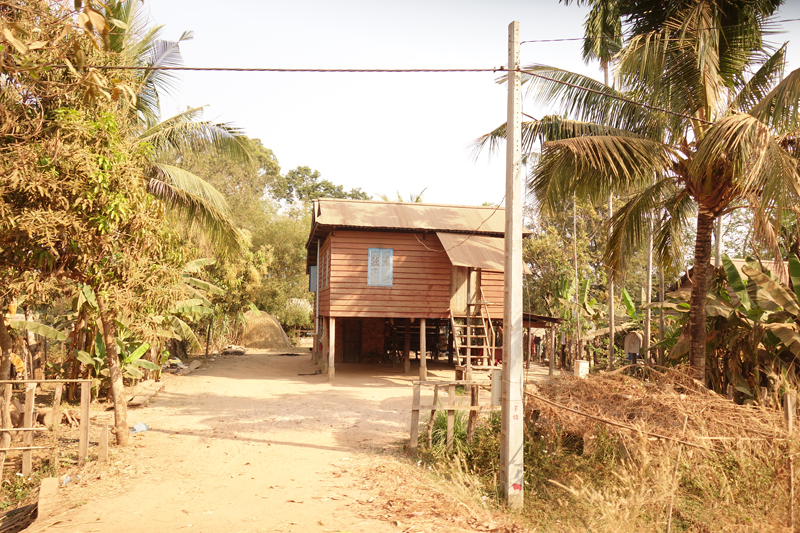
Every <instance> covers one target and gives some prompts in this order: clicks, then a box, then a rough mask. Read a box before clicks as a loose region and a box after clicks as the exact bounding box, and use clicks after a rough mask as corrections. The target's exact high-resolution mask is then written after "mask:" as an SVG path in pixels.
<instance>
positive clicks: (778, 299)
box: [742, 265, 800, 316]
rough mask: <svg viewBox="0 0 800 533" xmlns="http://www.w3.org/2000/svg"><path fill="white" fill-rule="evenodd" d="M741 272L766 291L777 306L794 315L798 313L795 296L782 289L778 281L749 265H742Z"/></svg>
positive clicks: (799, 312) (799, 307) (799, 306)
mask: <svg viewBox="0 0 800 533" xmlns="http://www.w3.org/2000/svg"><path fill="white" fill-rule="evenodd" d="M742 272H744V273H745V274H747V276H748V277H749V278H750V280H751V281H753V282H755V283H756V284H757V285H758V287H759V288H760V289H762V290H763V291H764V292H766V293H767V294H768V295H769V297H770V298H771V299H772V301H773V302H775V303H776V304H777V305H778V306H780V307H782V308H783V309H784V310H785V311H788V312H789V313H792V314H793V315H795V316H796V315H798V314H800V304H798V300H797V297H796V296H795V295H794V294H793V293H791V292H789V291H787V290H786V289H784V288H783V287H782V286H781V284H780V282H778V281H777V280H774V279H772V278H771V277H769V276H767V275H766V274H764V273H763V272H761V271H760V270H756V269H754V268H751V267H750V266H749V265H745V266H743V267H742ZM762 307H763V306H762Z"/></svg>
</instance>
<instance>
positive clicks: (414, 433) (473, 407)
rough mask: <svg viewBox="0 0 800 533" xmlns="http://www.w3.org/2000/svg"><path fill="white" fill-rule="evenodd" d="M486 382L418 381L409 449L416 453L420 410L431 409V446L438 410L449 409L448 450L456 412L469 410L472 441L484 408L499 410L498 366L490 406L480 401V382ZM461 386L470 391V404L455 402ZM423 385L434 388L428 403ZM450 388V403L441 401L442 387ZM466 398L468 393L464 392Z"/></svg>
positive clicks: (451, 441)
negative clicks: (422, 388) (425, 401)
mask: <svg viewBox="0 0 800 533" xmlns="http://www.w3.org/2000/svg"><path fill="white" fill-rule="evenodd" d="M488 384H489V383H487V382H486V381H467V380H456V381H415V382H414V383H413V385H414V396H413V400H412V403H411V436H410V442H409V450H410V451H411V453H413V454H416V453H417V442H418V441H419V413H420V411H430V413H431V417H430V419H428V428H427V429H428V447H430V446H431V441H432V434H433V421H434V416H435V415H436V411H447V437H446V439H447V440H446V444H447V451H448V452H451V451H452V450H453V436H454V433H455V430H454V428H455V418H456V411H469V422H468V424H467V441H468V442H471V441H472V438H473V437H474V435H475V426H476V425H477V422H478V415H479V413H480V411H482V410H484V409H485V410H494V409H500V394H499V393H500V371H499V369H495V371H494V372H493V374H492V381H491V393H492V394H491V398H492V399H491V402H490V403H489V404H487V405H481V404H480V388H481V385H484V386H485V385H488ZM458 386H462V387H464V390H469V392H470V394H469V399H470V402H469V405H466V404H464V403H456V387H458ZM421 387H433V401H432V402H431V404H429V405H427V404H426V405H423V404H422V403H421V401H422V390H421ZM440 389H446V390H447V402H446V403H441V402H440V401H439V399H440V395H439V390H440ZM464 397H466V395H464Z"/></svg>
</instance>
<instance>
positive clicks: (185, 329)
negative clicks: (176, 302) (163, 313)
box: [167, 316, 200, 350]
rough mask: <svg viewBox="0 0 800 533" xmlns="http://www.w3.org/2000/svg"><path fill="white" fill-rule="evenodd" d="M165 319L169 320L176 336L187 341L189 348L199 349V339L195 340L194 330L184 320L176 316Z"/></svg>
mask: <svg viewBox="0 0 800 533" xmlns="http://www.w3.org/2000/svg"><path fill="white" fill-rule="evenodd" d="M167 320H169V323H170V324H171V325H172V328H173V329H174V330H175V333H176V334H177V335H178V337H180V339H181V340H183V341H186V342H188V343H189V349H190V350H199V349H200V341H198V340H197V337H196V336H195V334H194V331H192V328H190V327H189V326H188V325H187V324H186V322H184V321H183V320H181V319H180V318H178V317H176V316H171V317H169V318H168V319H167Z"/></svg>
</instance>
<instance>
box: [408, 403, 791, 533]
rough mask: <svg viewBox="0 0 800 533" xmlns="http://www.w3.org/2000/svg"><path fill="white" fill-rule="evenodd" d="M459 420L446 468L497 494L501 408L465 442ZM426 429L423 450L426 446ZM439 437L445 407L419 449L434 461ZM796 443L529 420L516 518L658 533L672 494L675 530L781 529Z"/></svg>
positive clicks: (441, 442) (441, 456) (554, 527)
mask: <svg viewBox="0 0 800 533" xmlns="http://www.w3.org/2000/svg"><path fill="white" fill-rule="evenodd" d="M440 415H441V416H440ZM466 419H467V416H466V414H465V415H464V416H462V417H458V416H457V420H458V422H457V423H456V426H455V427H456V428H457V429H456V433H455V434H456V437H455V439H454V450H456V454H457V455H456V457H457V458H459V462H458V464H457V466H455V465H454V466H453V468H454V469H457V470H459V471H460V470H462V469H463V470H465V471H466V472H468V473H470V475H472V476H473V477H475V478H477V479H480V480H481V482H482V484H483V486H482V487H481V492H482V493H483V494H497V475H498V472H499V466H500V465H499V459H500V457H499V455H500V417H499V413H492V414H491V415H490V416H489V417H488V418H485V419H483V420H482V421H481V422H480V424H479V426H478V428H477V429H476V433H475V439H474V441H473V443H472V444H471V445H467V443H466ZM422 427H425V426H422ZM423 433H424V434H423V435H422V436H421V437H420V449H425V448H426V446H427V434H426V433H425V432H424V431H423ZM445 436H446V414H445V413H444V412H442V411H440V412H437V416H436V417H435V418H434V438H433V446H432V447H431V449H430V450H426V451H427V455H426V460H430V461H434V462H438V463H439V466H438V468H441V464H442V463H443V462H444V461H445V460H446V456H447V454H446V453H445V451H444V450H445ZM797 440H798V439H797V438H796V437H795V439H794V440H793V441H776V442H775V445H774V446H773V447H772V448H768V447H764V448H761V449H760V450H761V451H760V452H755V450H756V448H753V447H749V446H741V445H740V446H737V445H732V444H728V445H724V447H723V445H720V446H718V447H717V448H715V449H713V450H711V451H708V450H699V449H692V448H684V449H683V450H682V451H681V453H680V454H679V453H678V448H679V446H680V445H679V444H677V443H675V442H671V441H666V442H664V441H650V440H648V439H647V438H645V437H643V436H640V437H639V438H638V439H635V440H634V441H631V440H629V439H625V440H622V439H620V438H619V436H618V435H616V434H613V433H610V432H608V431H607V430H606V428H605V426H603V425H601V424H598V425H597V426H596V427H587V428H586V432H585V433H584V435H575V434H569V433H564V432H560V431H558V429H557V428H549V427H546V425H542V424H533V423H531V424H530V425H529V426H528V427H527V432H526V435H525V441H524V461H525V474H524V483H525V509H524V512H523V517H525V518H527V519H528V520H530V521H531V523H533V524H535V525H536V528H537V530H538V531H597V532H606V531H609V532H610V531H614V532H621V533H626V532H631V533H632V532H640V531H660V532H663V531H665V529H666V524H667V520H668V518H669V517H668V510H669V507H670V501H671V500H673V499H674V505H673V511H672V531H709V532H710V531H714V532H716V531H737V532H738V531H787V529H786V524H787V516H788V509H789V500H788V472H787V469H786V462H785V458H786V456H787V454H788V453H790V450H793V451H792V452H791V453H797V451H798V442H797ZM632 442H633V444H632ZM679 455H680V459H679V460H678V457H679ZM676 463H677V468H676ZM798 492H800V490H798V489H797V487H796V488H795V493H796V494H797V493H798ZM794 503H795V505H798V504H799V503H800V502H794Z"/></svg>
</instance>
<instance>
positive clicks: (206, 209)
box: [148, 163, 241, 253]
mask: <svg viewBox="0 0 800 533" xmlns="http://www.w3.org/2000/svg"><path fill="white" fill-rule="evenodd" d="M154 167H155V169H156V170H157V172H158V176H157V177H153V178H151V179H150V182H149V183H148V190H149V192H150V194H152V195H153V196H155V197H156V198H159V199H160V200H161V201H163V202H164V203H165V204H166V205H167V207H168V208H170V209H171V210H173V211H174V212H176V213H177V214H178V216H180V217H181V218H183V219H184V220H186V221H187V223H189V224H194V223H197V224H198V225H199V226H200V227H201V228H202V229H203V232H204V233H205V234H206V235H207V236H208V237H209V239H210V240H211V242H213V243H214V245H215V246H217V248H218V249H219V250H221V251H222V252H230V253H236V252H238V251H239V250H240V249H241V244H240V239H241V234H240V232H239V230H238V229H237V228H236V226H235V225H234V224H233V221H232V220H231V218H230V216H229V209H228V204H227V202H226V201H225V198H224V197H223V196H222V195H221V194H220V193H219V191H217V190H216V189H214V188H213V187H212V186H211V185H209V184H208V183H206V182H205V181H203V180H202V179H200V178H198V177H197V176H195V175H194V174H192V173H191V172H187V171H185V170H183V169H180V168H177V167H173V166H170V165H164V164H161V163H156V164H154Z"/></svg>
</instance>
